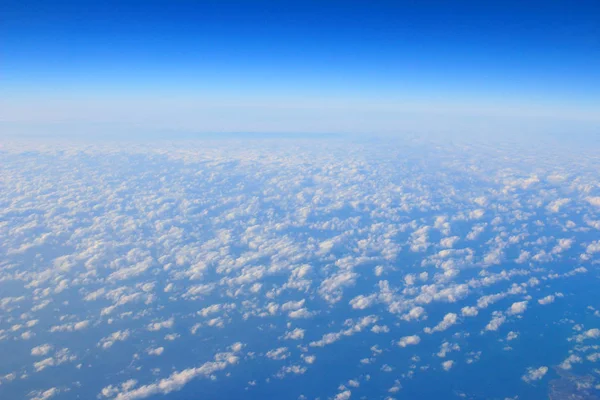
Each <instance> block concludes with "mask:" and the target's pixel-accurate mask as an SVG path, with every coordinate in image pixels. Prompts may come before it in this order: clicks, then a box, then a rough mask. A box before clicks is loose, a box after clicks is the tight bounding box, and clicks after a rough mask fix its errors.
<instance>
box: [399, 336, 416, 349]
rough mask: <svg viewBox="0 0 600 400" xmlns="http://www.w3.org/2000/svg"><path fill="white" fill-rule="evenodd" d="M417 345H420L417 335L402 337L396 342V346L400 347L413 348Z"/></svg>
mask: <svg viewBox="0 0 600 400" xmlns="http://www.w3.org/2000/svg"><path fill="white" fill-rule="evenodd" d="M419 343H421V338H420V337H419V336H417V335H412V336H404V337H401V338H400V340H398V346H400V347H406V346H414V345H417V344H419Z"/></svg>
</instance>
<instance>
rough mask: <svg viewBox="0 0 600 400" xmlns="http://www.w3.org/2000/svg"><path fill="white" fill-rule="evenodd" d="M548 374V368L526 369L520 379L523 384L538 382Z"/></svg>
mask: <svg viewBox="0 0 600 400" xmlns="http://www.w3.org/2000/svg"><path fill="white" fill-rule="evenodd" d="M547 372H548V367H546V366H542V367H539V368H527V372H526V373H525V375H523V376H522V377H521V379H523V380H524V381H525V382H528V383H529V382H532V381H539V380H540V379H542V378H543V377H544V375H546V373H547Z"/></svg>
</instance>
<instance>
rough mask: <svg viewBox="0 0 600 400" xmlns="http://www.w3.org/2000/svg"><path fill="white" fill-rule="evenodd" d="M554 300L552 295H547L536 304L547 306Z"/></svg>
mask: <svg viewBox="0 0 600 400" xmlns="http://www.w3.org/2000/svg"><path fill="white" fill-rule="evenodd" d="M555 299H556V297H554V295H551V294H550V295H548V296H546V297H542V298H541V299H539V300H538V303H539V304H541V305H547V304H550V303H554V300H555Z"/></svg>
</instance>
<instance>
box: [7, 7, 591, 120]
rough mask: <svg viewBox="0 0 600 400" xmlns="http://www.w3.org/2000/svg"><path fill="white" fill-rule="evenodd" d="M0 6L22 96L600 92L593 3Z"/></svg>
mask: <svg viewBox="0 0 600 400" xmlns="http://www.w3.org/2000/svg"><path fill="white" fill-rule="evenodd" d="M523 3H526V4H523ZM2 8H3V18H2V19H3V21H2V25H1V27H0V34H1V36H2V78H1V81H0V88H1V89H2V91H3V92H4V93H5V95H6V96H11V97H13V98H15V97H17V98H19V99H22V101H23V103H31V100H39V99H41V98H44V99H47V98H48V96H50V97H52V98H55V97H57V96H59V97H60V98H61V99H64V98H65V96H66V97H69V96H86V98H90V97H92V98H95V99H98V98H99V97H102V98H105V96H109V97H111V96H112V97H114V96H119V97H120V98H123V96H130V97H136V96H137V97H140V96H141V97H143V98H144V99H146V100H148V101H150V100H149V99H152V98H153V96H155V97H156V98H157V99H160V98H164V96H171V97H173V96H175V97H177V98H178V99H180V98H182V97H185V96H187V98H189V96H193V97H198V96H200V97H202V98H203V99H204V100H205V101H210V99H226V102H227V104H228V105H231V104H232V101H233V100H232V99H236V101H238V102H239V101H242V102H243V104H244V105H247V104H248V102H250V101H267V102H268V103H269V104H270V105H271V104H276V105H281V104H294V105H297V104H298V102H303V104H305V103H310V104H313V100H315V101H316V100H317V99H320V100H321V101H322V99H324V98H325V99H338V100H339V99H344V101H354V102H359V103H360V102H363V103H369V104H372V103H373V102H378V103H389V102H398V101H401V102H408V103H413V102H416V103H419V102H424V103H425V104H426V105H428V106H429V105H431V104H436V106H437V105H438V104H444V105H445V106H449V105H450V106H452V105H455V103H460V104H461V105H463V106H464V107H466V108H467V109H469V108H470V107H471V106H475V105H481V104H482V103H483V104H486V105H487V106H488V107H494V106H495V105H502V106H506V105H508V106H511V107H513V108H517V109H518V108H522V107H523V106H524V105H526V106H527V107H530V106H533V107H534V108H535V107H538V108H539V107H541V108H544V109H547V108H548V107H550V108H551V111H550V114H552V113H554V110H555V109H568V110H569V111H567V112H566V114H569V113H571V114H572V113H573V110H575V111H577V112H579V111H581V110H583V114H584V117H585V118H588V117H589V115H590V114H591V115H593V114H594V112H593V111H595V110H596V109H597V106H596V104H598V102H599V100H600V98H599V97H600V95H599V93H600V90H599V89H600V87H599V86H600V23H599V21H600V4H599V3H598V2H594V1H577V2H574V1H560V2H558V1H546V2H537V1H529V2H522V1H503V2H481V1H460V2H430V1H425V2H424V1H419V2H417V1H396V2H383V1H379V2H366V1H363V2H354V1H343V2H334V1H325V2H324V1H285V2H284V1H252V2H250V1H247V2H240V1H235V2H232V1H200V2H198V1H102V2H91V1H59V2H47V1H41V2H36V1H25V2H23V1H9V2H6V1H5V2H4V4H3V6H2ZM240 99H243V100H240ZM265 99H266V100H265ZM236 104H237V103H236ZM361 104H362V103H361ZM419 104H421V103H419ZM157 107H158V106H157ZM161 107H162V109H164V107H165V106H164V105H162V106H161ZM432 107H433V106H432ZM17 114H18V113H17ZM267 115H268V114H267ZM569 115H570V114H569ZM5 119H6V118H5ZM250 125H252V124H251V123H250ZM326 128H327V127H326ZM249 129H250V130H252V128H251V127H249Z"/></svg>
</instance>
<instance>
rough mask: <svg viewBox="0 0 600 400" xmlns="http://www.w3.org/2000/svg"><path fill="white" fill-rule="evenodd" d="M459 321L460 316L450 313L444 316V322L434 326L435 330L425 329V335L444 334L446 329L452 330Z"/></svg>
mask: <svg viewBox="0 0 600 400" xmlns="http://www.w3.org/2000/svg"><path fill="white" fill-rule="evenodd" d="M457 321H458V315H456V314H454V313H448V314H446V315H444V318H443V319H442V321H440V323H439V324H437V325H436V326H434V327H433V328H425V329H424V331H425V333H434V332H442V331H445V330H446V329H448V328H450V327H451V326H452V325H454V324H456V323H457Z"/></svg>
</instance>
